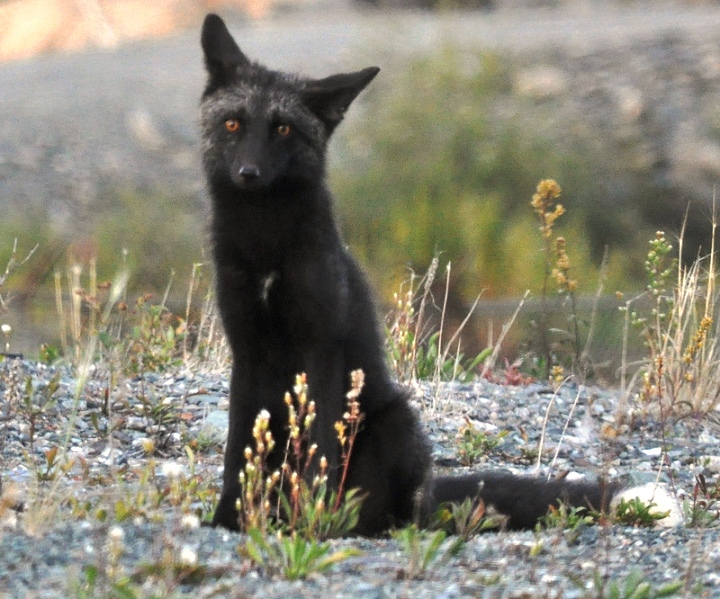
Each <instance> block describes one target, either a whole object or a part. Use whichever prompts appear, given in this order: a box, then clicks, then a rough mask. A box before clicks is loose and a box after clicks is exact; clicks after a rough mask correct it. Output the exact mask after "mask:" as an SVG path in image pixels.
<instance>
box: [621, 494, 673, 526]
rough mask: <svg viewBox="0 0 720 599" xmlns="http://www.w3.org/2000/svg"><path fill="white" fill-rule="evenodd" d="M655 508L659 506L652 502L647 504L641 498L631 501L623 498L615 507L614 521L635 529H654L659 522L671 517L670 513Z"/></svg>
mask: <svg viewBox="0 0 720 599" xmlns="http://www.w3.org/2000/svg"><path fill="white" fill-rule="evenodd" d="M655 507H657V505H656V504H655V503H653V502H652V501H650V502H648V503H646V502H644V501H643V500H642V499H640V498H639V497H635V498H634V499H630V500H626V499H625V498H622V499H620V501H619V502H618V504H617V506H615V515H614V517H613V521H614V522H615V523H617V524H622V525H625V526H633V527H635V528H640V527H647V528H652V527H653V526H655V524H657V522H658V520H662V519H663V518H667V517H668V516H669V515H670V512H669V511H668V512H658V511H655V510H653V508H655Z"/></svg>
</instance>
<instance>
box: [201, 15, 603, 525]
mask: <svg viewBox="0 0 720 599" xmlns="http://www.w3.org/2000/svg"><path fill="white" fill-rule="evenodd" d="M202 46H203V50H204V52H205V63H206V66H207V70H208V73H209V78H208V83H207V87H206V89H205V92H204V94H203V98H202V103H201V107H202V125H203V144H204V146H203V159H204V167H205V171H206V174H207V180H208V186H209V190H210V196H211V198H212V203H213V212H212V225H211V231H212V240H213V244H214V256H215V264H216V276H217V290H218V303H219V307H220V313H221V315H222V319H223V323H224V326H225V331H226V333H227V337H228V339H229V342H230V345H231V348H232V352H233V370H232V382H231V388H230V430H229V435H228V441H227V448H226V450H225V473H224V483H223V492H222V496H221V498H220V503H219V505H218V508H217V511H216V512H215V517H214V519H213V524H215V525H221V526H225V527H227V528H231V529H236V528H237V527H238V514H237V511H236V509H235V502H236V499H237V497H238V496H239V495H240V487H239V483H238V473H239V471H240V469H241V467H242V466H243V463H244V457H243V450H244V448H245V447H246V446H252V435H251V431H252V426H253V422H254V419H255V417H256V416H257V414H258V412H259V411H260V410H261V409H266V410H268V411H269V412H270V415H271V429H272V432H273V435H274V436H275V438H276V439H277V440H278V443H277V446H278V447H284V445H285V440H286V439H287V432H286V431H285V430H284V429H283V423H284V422H285V421H286V416H287V412H286V409H287V408H286V406H285V405H284V403H283V397H284V394H285V391H286V390H287V388H288V387H289V386H290V385H291V384H292V381H293V380H294V376H295V375H296V374H297V373H299V372H305V373H307V377H308V383H309V386H310V394H311V396H312V399H313V400H314V401H315V403H316V406H317V420H316V423H315V425H314V431H315V432H314V434H315V438H314V440H315V441H316V442H317V444H318V453H319V454H320V455H325V456H326V457H327V458H328V461H329V463H330V469H329V484H330V486H331V487H335V488H336V487H337V485H338V466H339V458H340V456H339V445H338V443H337V440H336V437H335V430H334V427H333V425H334V423H335V422H336V421H338V420H340V419H341V416H342V413H343V411H344V408H345V392H346V390H347V388H348V387H349V373H350V372H351V371H352V370H355V369H358V368H361V369H362V370H363V371H364V372H365V387H364V389H363V391H362V395H361V397H360V402H361V407H362V410H363V412H364V413H365V420H364V423H363V428H362V431H361V433H360V434H359V436H358V438H357V441H356V445H355V448H354V451H353V458H352V462H351V464H350V468H349V473H348V481H347V487H346V488H353V487H360V488H361V489H362V490H363V491H364V492H365V493H366V494H367V497H366V499H365V502H364V504H363V507H362V511H361V515H360V522H359V524H358V526H357V529H356V532H358V533H360V534H378V533H381V532H383V531H384V530H386V529H387V528H388V527H390V526H393V525H399V524H402V523H403V522H408V521H410V520H411V519H412V518H413V517H414V516H416V515H418V514H420V515H421V517H422V516H423V515H427V514H429V513H430V512H432V511H433V509H434V508H435V507H436V506H437V504H438V502H440V501H449V500H455V501H457V500H462V499H463V498H465V497H475V496H478V495H480V496H482V497H483V498H484V499H485V500H486V501H487V502H488V503H492V504H494V505H495V507H496V508H497V509H498V510H499V511H501V512H503V513H507V514H509V516H510V525H511V526H515V527H526V526H533V525H534V524H535V521H536V520H537V518H538V517H539V516H541V515H543V514H545V512H546V511H547V507H548V505H549V504H551V503H555V502H556V500H557V498H558V497H569V498H570V499H571V500H572V502H573V503H577V504H584V503H588V502H589V503H590V504H592V505H593V506H595V507H600V506H601V505H604V502H603V497H602V490H601V489H600V486H599V485H597V484H591V483H588V484H582V485H568V484H564V483H557V482H556V483H545V482H542V481H540V480H537V479H529V478H518V477H514V476H510V475H507V474H504V473H488V474H479V475H477V476H472V477H461V478H454V479H453V478H439V479H437V480H435V481H433V480H432V477H431V460H430V450H429V447H428V442H427V440H426V438H425V436H424V435H423V433H422V431H421V428H420V425H419V423H418V420H417V416H416V414H415V412H414V411H413V410H412V409H411V408H410V406H409V404H408V398H407V394H406V392H405V391H404V390H403V389H401V388H400V387H398V386H397V385H396V384H395V383H394V382H393V381H392V379H391V377H390V374H389V372H388V369H387V366H386V363H385V354H384V349H383V341H382V337H381V335H380V332H379V327H378V321H377V316H376V310H375V305H374V303H373V301H372V293H371V291H370V289H369V287H368V284H367V282H366V280H365V277H364V276H363V273H362V272H361V270H360V268H359V267H358V265H357V264H356V262H355V261H354V260H353V258H352V256H350V254H349V253H348V252H347V250H346V249H345V245H344V244H343V241H342V239H341V237H340V233H339V231H338V227H337V224H336V221H335V217H334V215H333V205H332V198H331V195H330V193H329V191H328V189H327V187H326V184H325V149H326V145H327V141H328V138H329V137H330V135H331V133H332V132H333V130H334V129H335V127H336V126H337V125H338V124H339V122H340V121H341V120H342V118H343V115H344V113H345V111H346V110H347V108H348V106H349V105H350V103H351V102H352V101H353V100H354V98H355V97H356V96H357V95H358V94H359V93H360V92H361V91H362V89H363V88H364V87H365V86H366V85H367V84H368V83H369V82H370V81H371V80H372V79H373V77H374V76H375V75H376V74H377V72H378V70H379V69H377V68H374V67H373V68H368V69H364V70H362V71H358V72H356V73H348V74H340V75H334V76H332V77H328V78H326V79H320V80H309V79H300V78H297V77H295V76H292V75H286V74H284V73H279V72H276V71H270V70H268V69H266V68H264V67H262V66H260V65H257V64H254V63H251V62H250V61H249V60H248V59H247V58H246V57H245V56H244V55H243V54H242V52H241V51H240V49H239V48H238V47H237V45H236V44H235V42H234V40H233V39H232V37H231V36H230V34H229V32H228V30H227V29H226V27H225V24H224V23H223V21H222V20H221V19H220V18H219V17H218V16H216V15H208V17H207V18H206V20H205V24H204V26H203V32H202ZM229 119H232V120H234V121H237V123H238V125H239V127H238V129H237V130H236V131H232V132H231V131H229V130H228V129H227V127H226V122H227V121H228V120H229ZM286 127H289V130H287V129H286ZM231 128H232V127H231ZM276 453H279V452H276ZM279 457H280V456H279V455H277V456H275V457H274V459H275V463H273V464H271V466H277V463H278V462H279ZM481 481H484V483H483V484H482V485H480V482H481ZM481 487H482V488H481Z"/></svg>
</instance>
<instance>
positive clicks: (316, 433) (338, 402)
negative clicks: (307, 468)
mask: <svg viewBox="0 0 720 599" xmlns="http://www.w3.org/2000/svg"><path fill="white" fill-rule="evenodd" d="M341 356H342V354H341V353H340V347H339V346H337V347H336V346H330V347H327V348H324V349H322V350H319V349H315V350H312V351H309V352H308V354H307V356H306V361H305V365H306V374H307V382H308V388H309V392H310V399H311V400H313V401H314V402H315V414H316V416H315V423H314V424H313V432H312V439H311V441H312V442H313V443H316V444H317V453H316V463H317V460H319V459H320V457H322V456H325V458H326V459H327V461H328V470H327V482H328V489H337V487H338V485H339V483H340V468H341V467H342V465H341V464H340V451H341V448H340V444H339V442H338V439H337V432H336V430H335V423H336V422H338V421H340V420H341V419H342V415H343V410H344V397H345V394H344V389H345V378H347V377H346V376H345V374H344V373H343V371H342V359H341ZM316 471H317V468H316V467H314V468H312V469H311V473H313V472H316Z"/></svg>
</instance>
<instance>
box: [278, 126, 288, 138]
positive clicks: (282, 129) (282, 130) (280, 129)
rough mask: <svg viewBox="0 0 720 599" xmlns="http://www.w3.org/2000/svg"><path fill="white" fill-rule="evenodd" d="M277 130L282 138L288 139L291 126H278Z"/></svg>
mask: <svg viewBox="0 0 720 599" xmlns="http://www.w3.org/2000/svg"><path fill="white" fill-rule="evenodd" d="M275 130H276V131H277V133H278V135H279V136H280V137H287V136H288V135H290V125H278V126H277V128H276V129H275Z"/></svg>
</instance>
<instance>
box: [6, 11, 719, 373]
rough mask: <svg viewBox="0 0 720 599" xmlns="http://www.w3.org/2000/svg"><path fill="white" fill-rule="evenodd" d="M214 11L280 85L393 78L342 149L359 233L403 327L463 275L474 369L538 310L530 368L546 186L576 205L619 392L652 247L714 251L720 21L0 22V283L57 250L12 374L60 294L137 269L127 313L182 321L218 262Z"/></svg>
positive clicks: (512, 15)
mask: <svg viewBox="0 0 720 599" xmlns="http://www.w3.org/2000/svg"><path fill="white" fill-rule="evenodd" d="M208 11H214V12H218V13H220V14H221V15H222V16H223V17H224V18H225V19H226V20H227V22H228V24H229V25H230V28H231V30H232V31H233V33H234V35H235V37H236V39H237V41H238V43H239V44H240V46H241V47H242V48H243V50H244V51H245V52H246V53H247V54H248V55H249V56H250V57H252V58H255V59H258V60H260V61H261V62H263V63H265V64H267V65H268V66H271V67H273V68H277V69H281V70H288V71H298V72H300V73H303V74H307V75H309V76H324V75H328V74H332V73H333V72H336V71H340V70H353V69H359V68H362V67H365V66H369V65H378V66H380V67H381V68H382V72H381V75H380V76H379V77H378V78H377V79H376V80H375V81H374V82H373V84H372V85H371V86H370V88H369V89H368V90H367V91H366V92H364V94H363V95H362V96H361V98H360V99H359V100H358V102H357V104H356V105H354V106H353V109H352V110H351V111H350V114H349V115H348V118H347V120H346V122H345V123H344V124H343V125H342V127H340V129H339V130H338V132H337V133H336V138H335V140H334V143H333V145H332V146H331V152H332V155H331V176H330V178H331V185H332V187H333V189H334V190H335V192H336V195H337V199H338V213H339V216H340V218H341V222H342V227H343V231H344V234H345V236H346V238H347V240H348V243H349V245H350V247H351V249H352V251H353V252H354V253H355V254H356V255H357V256H358V257H359V258H360V260H361V262H362V263H363V265H364V266H365V268H366V270H367V271H368V273H369V275H370V278H371V279H372V281H373V283H374V284H375V285H376V287H377V291H378V296H379V299H380V301H381V303H383V304H384V305H389V304H390V303H391V302H392V298H393V292H395V291H397V290H398V288H399V285H400V283H401V282H402V281H403V280H406V279H407V277H408V275H409V273H410V272H411V270H410V269H412V270H414V271H415V272H417V273H422V272H424V271H425V269H426V268H427V266H428V265H429V264H430V262H431V260H432V258H433V256H434V255H436V254H439V255H440V260H441V271H440V272H441V273H444V272H445V270H444V268H445V264H446V263H447V262H448V261H449V262H451V263H452V269H451V271H450V284H449V289H450V295H449V298H448V304H449V306H450V315H451V319H453V320H455V321H460V320H461V319H462V318H463V317H464V315H465V313H466V311H467V309H468V307H469V306H470V305H471V304H472V302H473V301H474V299H475V298H476V297H477V296H478V295H480V294H482V296H481V301H480V304H479V307H478V309H477V310H476V313H475V316H474V317H473V318H472V320H471V323H470V325H469V328H468V329H467V330H466V332H465V334H464V337H465V345H466V347H468V350H469V351H470V352H472V351H475V350H478V349H480V348H482V347H484V346H486V345H487V344H489V343H491V342H492V340H493V339H494V338H496V337H497V331H499V329H500V326H501V325H502V323H503V322H504V321H505V320H507V318H508V317H509V316H510V315H511V314H512V313H513V311H514V310H515V308H516V307H517V305H518V298H519V297H521V296H522V295H523V294H524V293H525V291H526V290H530V292H531V295H530V299H529V300H528V301H527V302H526V304H525V305H524V306H523V311H522V313H521V317H520V319H519V322H518V324H517V326H516V327H514V332H513V334H512V335H511V337H510V338H509V340H508V341H507V346H506V348H505V351H506V352H507V355H509V356H510V357H511V358H514V357H516V356H519V355H523V353H524V352H528V351H531V350H532V347H531V346H532V337H533V335H532V326H533V324H532V323H533V321H534V320H536V319H537V310H538V302H539V300H538V298H539V296H540V293H541V287H542V284H543V278H544V275H545V266H544V265H545V261H546V257H545V255H544V253H543V247H544V243H543V240H542V238H541V236H540V234H539V232H538V224H537V222H536V220H535V219H536V216H535V215H534V214H533V212H532V209H531V208H530V199H531V197H532V194H533V193H534V191H535V187H536V185H537V183H538V182H539V181H540V180H541V179H544V178H553V179H555V180H557V181H558V183H559V184H560V185H561V187H562V189H563V194H562V198H561V200H560V201H561V202H562V204H563V205H564V206H565V208H566V210H567V212H566V214H565V215H563V216H562V217H561V218H560V219H559V220H558V223H557V225H556V233H557V234H560V235H562V236H564V237H565V238H566V240H567V252H568V254H569V258H570V264H571V271H570V273H571V275H572V276H573V277H574V278H575V279H577V281H578V290H577V294H578V300H579V303H578V305H579V309H580V311H581V312H583V311H584V312H585V313H589V311H590V306H591V304H592V301H593V300H592V298H593V297H595V296H596V294H597V292H598V285H599V282H600V280H601V277H600V272H601V264H603V263H604V268H603V269H602V270H603V272H604V277H603V279H602V280H603V287H602V289H601V290H600V296H601V302H600V307H601V308H602V310H601V316H600V321H601V325H602V326H601V327H600V334H599V337H598V338H597V339H596V341H595V352H596V355H595V356H594V357H593V359H594V360H596V362H597V363H598V364H600V363H604V364H605V370H606V371H607V372H608V373H611V372H612V369H613V359H614V358H613V356H615V357H618V353H619V352H618V347H619V344H620V340H619V339H620V337H619V335H620V329H621V324H622V323H621V318H620V317H618V316H617V307H618V305H619V303H620V302H619V300H618V299H616V297H615V291H616V290H620V291H623V292H625V293H626V294H632V293H633V292H638V291H641V290H642V289H643V288H644V285H645V282H644V270H643V263H644V260H645V257H646V255H647V251H648V240H650V239H651V238H653V237H654V233H655V231H656V230H657V229H663V230H665V231H666V232H667V234H668V236H669V238H671V239H673V236H677V235H678V233H679V232H680V230H681V226H682V222H683V218H684V215H685V214H686V213H687V226H686V230H685V241H684V243H685V245H684V247H685V257H686V258H688V259H690V258H692V257H694V256H696V255H697V254H698V252H700V253H701V254H702V253H703V252H705V253H706V252H707V251H708V250H709V248H710V237H711V215H712V205H713V197H714V194H715V185H716V182H717V181H718V179H719V178H720V3H718V2H717V1H710V0H708V1H705V2H703V1H699V0H695V1H691V0H686V1H683V0H675V1H670V0H667V1H663V0H645V1H643V0H624V1H619V0H618V1H612V0H334V1H333V0H235V1H230V0H227V1H222V0H154V1H152V2H150V1H148V0H143V1H141V0H4V1H3V0H0V210H1V211H2V212H0V214H2V218H0V274H1V272H2V270H4V267H5V264H6V263H7V262H8V261H9V260H10V259H11V256H12V250H13V243H14V240H15V239H17V244H18V245H17V247H18V250H17V259H18V260H19V259H21V258H22V257H24V256H25V255H26V254H27V253H28V252H29V251H30V250H31V249H32V248H33V247H34V246H35V244H39V245H38V249H37V251H36V252H35V253H34V254H33V255H32V256H31V258H30V259H29V260H28V261H27V262H26V263H25V264H23V265H22V267H21V268H17V269H16V270H15V271H13V272H12V273H10V276H8V277H7V280H5V281H4V284H3V285H2V287H1V288H0V293H1V294H2V297H3V298H4V299H5V300H9V301H8V302H7V306H6V309H5V310H4V312H3V313H1V314H0V321H2V323H3V324H8V325H10V326H11V328H12V337H11V338H10V340H9V342H10V346H9V348H10V349H11V350H12V351H18V352H25V353H27V354H29V355H37V353H38V348H39V346H40V344H41V343H53V342H54V340H55V339H56V338H57V335H58V332H57V315H56V312H55V299H54V294H55V291H54V289H55V279H56V277H59V278H60V279H61V280H63V281H64V280H65V279H66V278H67V274H66V273H67V272H68V269H69V268H71V267H73V266H77V267H79V268H81V269H85V272H88V269H90V268H91V266H90V265H91V264H92V263H93V262H96V264H97V267H96V268H97V273H98V275H97V276H98V281H104V280H110V279H112V277H113V275H114V273H115V272H117V271H118V269H120V268H121V267H122V266H123V265H124V264H127V265H129V267H130V268H131V278H130V293H134V294H141V293H154V294H156V295H158V296H162V295H163V294H164V292H165V289H166V288H167V286H168V282H169V281H170V279H171V273H174V275H172V281H173V282H172V286H171V289H170V293H169V299H168V302H169V303H170V304H173V303H174V304H175V305H176V306H177V309H184V308H182V307H181V306H183V305H184V301H185V295H186V293H187V281H188V280H189V277H190V273H191V271H192V269H193V265H194V264H198V263H204V262H206V261H207V260H208V255H207V252H206V251H205V249H204V248H205V246H206V243H205V241H206V240H205V223H206V215H207V202H206V198H205V193H204V185H203V178H202V174H201V171H200V164H199V151H198V127H197V106H198V100H199V96H200V93H201V92H202V88H203V84H204V73H203V67H202V56H201V51H200V46H199V27H200V24H201V22H202V19H203V17H204V15H205V13H207V12H208ZM675 245H676V246H677V244H676V243H675ZM201 270H202V272H203V276H204V277H205V280H206V281H209V280H210V278H211V268H210V267H209V266H207V267H203V268H201ZM439 278H440V277H439ZM439 285H440V286H439V287H438V290H437V292H436V294H435V295H436V298H437V302H438V303H442V294H443V291H442V290H444V287H445V282H444V281H439ZM70 287H72V284H70ZM65 288H66V291H67V288H68V285H65ZM85 291H86V292H88V293H91V291H90V290H88V289H87V288H86V289H85ZM553 309H556V310H557V312H558V318H560V319H562V318H565V316H566V315H567V310H566V308H565V307H564V306H563V305H562V303H561V302H560V301H558V302H557V305H555V306H554V307H553ZM563 315H565V316H563ZM559 326H561V327H562V326H563V325H562V324H560V325H559ZM596 335H597V333H596Z"/></svg>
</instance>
